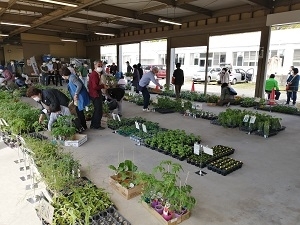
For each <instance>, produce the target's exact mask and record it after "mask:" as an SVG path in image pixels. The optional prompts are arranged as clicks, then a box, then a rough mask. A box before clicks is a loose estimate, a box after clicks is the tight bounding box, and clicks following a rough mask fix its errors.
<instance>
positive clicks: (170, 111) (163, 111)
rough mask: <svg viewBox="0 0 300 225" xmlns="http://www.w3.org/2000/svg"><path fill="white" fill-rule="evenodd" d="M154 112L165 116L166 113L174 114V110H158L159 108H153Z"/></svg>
mask: <svg viewBox="0 0 300 225" xmlns="http://www.w3.org/2000/svg"><path fill="white" fill-rule="evenodd" d="M155 112H158V113H161V114H167V113H174V112H175V110H174V109H160V108H155Z"/></svg>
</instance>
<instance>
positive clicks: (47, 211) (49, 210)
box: [38, 198, 54, 224]
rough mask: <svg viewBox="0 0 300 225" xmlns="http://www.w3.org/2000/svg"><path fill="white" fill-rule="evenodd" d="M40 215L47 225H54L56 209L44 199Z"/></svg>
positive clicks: (39, 211)
mask: <svg viewBox="0 0 300 225" xmlns="http://www.w3.org/2000/svg"><path fill="white" fill-rule="evenodd" d="M38 213H39V214H40V216H41V217H42V218H43V219H44V220H45V221H46V222H47V223H50V224H52V220H53V214H54V207H53V206H52V205H51V204H50V203H49V202H47V201H46V200H45V199H43V198H42V199H41V201H40V204H39V206H38Z"/></svg>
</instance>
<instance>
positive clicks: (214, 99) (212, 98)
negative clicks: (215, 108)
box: [206, 95, 220, 103]
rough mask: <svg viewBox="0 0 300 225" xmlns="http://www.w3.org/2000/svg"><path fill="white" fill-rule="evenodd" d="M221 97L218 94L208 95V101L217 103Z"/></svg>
mask: <svg viewBox="0 0 300 225" xmlns="http://www.w3.org/2000/svg"><path fill="white" fill-rule="evenodd" d="M219 99H220V97H219V96H217V95H207V98H206V102H207V103H217V102H218V101H219Z"/></svg>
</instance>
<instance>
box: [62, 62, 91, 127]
mask: <svg viewBox="0 0 300 225" xmlns="http://www.w3.org/2000/svg"><path fill="white" fill-rule="evenodd" d="M62 77H63V78H64V79H65V80H69V83H68V91H69V93H70V94H71V97H72V99H73V101H74V105H75V106H76V113H77V117H78V119H79V121H80V123H81V126H82V127H83V128H84V129H87V125H86V120H85V115H84V109H85V107H86V106H88V105H89V104H90V97H89V93H88V91H87V89H86V87H85V86H84V84H83V82H82V80H81V79H79V77H78V76H77V75H75V74H72V73H71V71H70V70H69V69H68V68H67V67H63V68H62Z"/></svg>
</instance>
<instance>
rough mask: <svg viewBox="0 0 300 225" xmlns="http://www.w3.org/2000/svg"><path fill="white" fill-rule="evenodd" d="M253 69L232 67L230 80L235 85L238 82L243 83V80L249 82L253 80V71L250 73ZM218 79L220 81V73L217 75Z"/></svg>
mask: <svg viewBox="0 0 300 225" xmlns="http://www.w3.org/2000/svg"><path fill="white" fill-rule="evenodd" d="M251 70H252V69H249V70H247V71H245V70H243V69H239V68H236V69H232V70H231V71H230V76H229V82H230V83H231V84H232V85H235V84H236V83H242V82H248V81H251V80H252V75H253V74H252V73H250V71H251ZM217 81H218V83H220V75H218V76H217Z"/></svg>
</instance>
